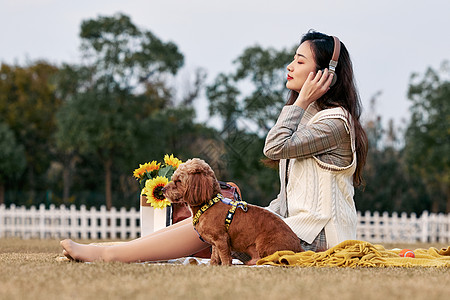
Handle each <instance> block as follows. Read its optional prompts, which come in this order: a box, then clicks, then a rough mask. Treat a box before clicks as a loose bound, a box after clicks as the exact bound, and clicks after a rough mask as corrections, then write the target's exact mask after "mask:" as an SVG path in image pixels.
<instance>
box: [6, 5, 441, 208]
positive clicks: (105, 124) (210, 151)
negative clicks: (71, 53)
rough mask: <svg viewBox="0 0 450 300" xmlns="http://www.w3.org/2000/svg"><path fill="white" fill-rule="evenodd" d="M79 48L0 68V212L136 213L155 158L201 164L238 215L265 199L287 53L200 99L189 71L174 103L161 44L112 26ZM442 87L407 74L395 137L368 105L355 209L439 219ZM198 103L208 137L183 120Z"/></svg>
mask: <svg viewBox="0 0 450 300" xmlns="http://www.w3.org/2000/svg"><path fill="white" fill-rule="evenodd" d="M80 39H81V48H80V54H81V56H82V60H81V62H80V63H79V64H76V65H75V64H61V65H60V66H56V65H51V64H49V63H47V62H43V61H37V62H32V63H29V64H28V65H26V66H17V65H8V64H2V65H1V68H0V203H2V202H4V203H6V204H11V203H15V204H17V205H22V204H25V205H32V204H38V203H45V204H47V205H48V204H50V203H54V204H57V205H59V204H76V205H81V204H85V205H88V206H100V205H103V204H106V205H107V207H108V208H110V207H112V206H116V207H120V206H125V207H131V206H135V207H137V206H138V203H139V202H138V195H139V190H138V184H137V182H136V181H135V180H134V179H133V178H132V176H131V175H132V171H133V170H134V169H135V168H136V167H138V165H139V164H140V163H144V162H148V161H151V160H161V159H162V157H163V156H164V154H166V153H169V154H171V153H173V154H174V155H175V156H178V157H179V158H181V159H182V160H186V159H188V158H191V157H200V158H203V159H205V160H206V161H208V162H209V163H210V164H211V166H212V167H213V168H214V169H215V171H216V175H217V177H218V178H219V179H220V180H225V181H234V182H236V183H237V184H238V185H239V186H240V187H241V190H242V192H243V195H244V197H245V199H246V200H247V201H249V202H251V203H255V204H259V205H267V204H268V203H269V201H271V200H272V199H274V198H275V197H276V195H277V193H278V189H279V179H278V174H277V170H276V169H274V168H270V167H268V166H267V165H266V164H265V163H264V162H263V159H264V156H263V154H262V149H263V145H264V140H265V136H266V134H267V132H268V130H269V129H270V128H271V126H272V125H273V124H274V122H275V120H276V118H277V116H278V114H279V112H280V110H281V108H282V106H283V105H284V103H285V102H286V100H287V96H288V91H287V90H286V88H285V86H284V83H285V82H284V80H283V78H284V76H285V68H286V64H287V63H288V62H289V61H290V60H291V58H292V54H293V53H294V51H295V48H294V47H293V48H292V49H282V50H276V49H273V48H263V47H261V46H258V45H254V46H250V47H248V48H247V49H245V50H244V51H243V53H242V54H241V55H240V56H238V57H237V58H236V60H235V61H234V71H232V72H230V73H229V74H223V73H222V74H219V75H218V76H216V77H215V78H214V79H212V81H211V83H210V84H209V85H208V86H205V80H206V73H205V72H204V71H203V70H201V69H198V70H197V71H196V72H195V74H193V75H194V77H195V79H194V80H193V82H191V83H190V85H189V86H188V88H187V89H186V90H185V91H183V93H182V96H181V98H180V97H178V98H177V96H176V95H177V88H178V87H174V86H171V85H169V84H167V82H171V81H173V80H171V79H174V76H175V75H176V74H177V72H178V70H179V69H180V68H181V67H182V66H183V63H184V57H183V54H182V53H181V52H180V51H179V49H178V47H177V45H176V44H174V43H173V42H164V41H163V40H161V39H160V38H158V37H157V36H155V35H154V34H153V33H152V32H150V31H148V30H145V29H142V28H138V27H137V26H136V25H134V24H133V23H132V21H131V20H130V18H129V17H128V16H125V15H122V14H117V15H113V16H106V17H104V16H100V17H98V18H96V19H91V20H86V21H84V22H83V23H82V24H81V30H80ZM448 75H449V68H448V63H443V65H442V67H441V68H440V69H439V70H433V69H428V70H426V71H425V73H424V74H422V75H418V74H414V75H412V77H411V80H410V86H409V92H408V97H409V99H410V100H411V119H410V120H409V121H408V122H407V124H406V125H404V127H403V128H401V127H399V126H398V125H396V124H394V122H393V121H392V120H383V118H382V116H380V115H378V114H377V112H376V106H377V105H376V103H377V99H378V98H379V97H381V95H382V94H381V92H380V93H377V94H376V95H374V96H373V98H372V100H371V106H370V107H369V108H368V112H366V114H365V119H364V121H363V123H364V126H365V129H366V131H367V134H368V136H369V140H370V147H369V154H368V161H367V166H366V169H365V178H366V187H365V190H364V191H363V190H361V189H359V190H357V192H356V195H355V200H356V204H357V208H358V209H359V210H371V211H374V210H378V211H407V212H417V213H420V212H422V211H423V210H430V211H434V212H439V211H447V212H449V210H450V203H449V202H450V200H449V194H450V190H449V186H450V185H449V180H450V177H449V158H448V153H449V152H450V149H449V147H450V141H449V133H450V124H449V122H450V108H449V101H448V100H449V98H450V88H449V86H450V83H449V76H448ZM203 90H204V91H205V94H206V97H207V98H208V101H209V113H210V116H211V120H212V121H211V122H210V123H214V126H212V125H211V124H207V123H198V122H196V121H195V119H196V114H195V108H194V100H195V99H197V98H198V97H199V95H200V94H201V93H202V91H203Z"/></svg>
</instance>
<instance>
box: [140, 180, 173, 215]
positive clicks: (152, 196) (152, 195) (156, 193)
mask: <svg viewBox="0 0 450 300" xmlns="http://www.w3.org/2000/svg"><path fill="white" fill-rule="evenodd" d="M168 182H169V180H168V179H167V178H166V177H162V176H157V177H155V178H153V179H148V180H147V181H146V182H145V187H144V188H143V189H142V193H141V194H142V195H145V196H147V203H150V204H151V205H152V206H153V207H154V208H161V209H163V208H164V207H166V206H168V205H170V201H169V200H167V199H166V198H165V197H164V194H163V191H162V188H163V187H164V186H165V185H166V184H167V183H168Z"/></svg>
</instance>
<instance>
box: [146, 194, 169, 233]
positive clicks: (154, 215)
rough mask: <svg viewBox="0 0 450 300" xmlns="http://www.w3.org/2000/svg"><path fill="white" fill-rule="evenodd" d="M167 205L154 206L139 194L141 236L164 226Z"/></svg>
mask: <svg viewBox="0 0 450 300" xmlns="http://www.w3.org/2000/svg"><path fill="white" fill-rule="evenodd" d="M166 218H167V207H165V208H163V209H160V208H154V207H153V206H151V205H150V203H147V198H146V197H145V196H141V237H142V236H146V235H148V234H150V233H153V232H155V231H158V230H160V229H163V228H165V227H166V224H167V221H166Z"/></svg>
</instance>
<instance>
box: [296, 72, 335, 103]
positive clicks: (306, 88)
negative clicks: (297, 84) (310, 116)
mask: <svg viewBox="0 0 450 300" xmlns="http://www.w3.org/2000/svg"><path fill="white" fill-rule="evenodd" d="M332 80H333V74H332V73H329V72H328V69H325V70H324V71H323V72H322V71H321V70H320V71H318V72H317V73H316V74H314V72H311V73H309V75H308V78H306V81H305V83H304V84H303V86H302V89H301V90H300V93H299V94H298V97H297V100H295V102H294V105H297V106H299V107H301V108H303V109H306V108H307V107H308V106H309V105H310V104H311V103H312V102H314V101H316V100H317V99H319V98H320V97H322V96H323V95H324V94H325V93H326V92H327V91H328V90H329V89H330V85H331V81H332Z"/></svg>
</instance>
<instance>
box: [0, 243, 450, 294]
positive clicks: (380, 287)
mask: <svg viewBox="0 0 450 300" xmlns="http://www.w3.org/2000/svg"><path fill="white" fill-rule="evenodd" d="M384 246H385V247H386V248H394V247H398V248H410V249H415V248H428V247H436V248H441V247H444V246H445V247H446V246H448V245H442V244H433V245H430V244H426V245H424V244H420V245H401V244H397V245H384ZM59 254H60V248H59V241H56V240H19V239H0V299H95V300H100V299H230V300H237V299H427V300H431V299H448V298H449V295H450V281H449V278H450V268H440V269H439V268H411V269H408V268H385V269H381V268H357V269H346V268H298V267H291V268H286V267H263V268H249V267H239V266H232V267H213V266H180V265H168V266H161V265H146V264H124V263H93V264H85V263H74V262H58V261H56V259H55V258H56V257H58V256H59Z"/></svg>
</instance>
